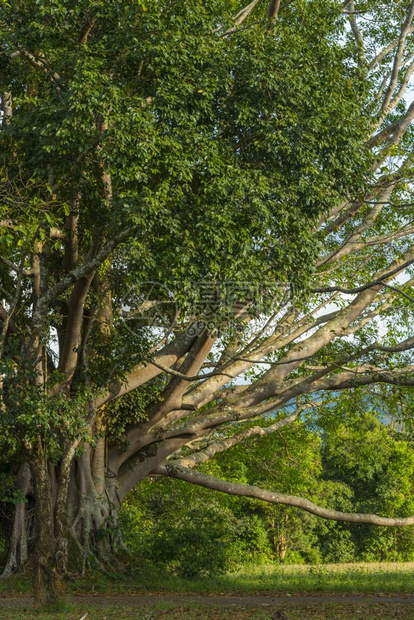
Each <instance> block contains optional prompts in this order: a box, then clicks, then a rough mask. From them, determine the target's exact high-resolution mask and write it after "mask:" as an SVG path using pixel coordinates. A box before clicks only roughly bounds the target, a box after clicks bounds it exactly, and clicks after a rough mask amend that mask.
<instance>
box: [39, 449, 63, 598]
mask: <svg viewBox="0 0 414 620" xmlns="http://www.w3.org/2000/svg"><path fill="white" fill-rule="evenodd" d="M30 465H31V471H32V480H33V486H34V495H35V501H36V510H35V553H34V567H33V595H34V601H35V606H36V607H43V606H57V605H60V604H61V603H62V602H63V601H64V600H65V597H66V584H65V580H66V576H67V562H68V537H67V527H66V523H62V521H61V515H64V514H65V513H66V498H67V489H66V492H65V489H58V488H57V481H56V480H55V479H54V471H52V470H51V469H49V468H48V467H47V466H46V465H45V463H44V459H43V455H42V456H40V457H37V458H34V459H33V460H32V461H31V464H30ZM61 484H62V485H65V484H66V481H65V480H64V481H62V482H61ZM62 502H64V504H65V505H64V506H62V505H61V504H62Z"/></svg>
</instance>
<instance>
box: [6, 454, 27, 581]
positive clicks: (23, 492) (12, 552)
mask: <svg viewBox="0 0 414 620" xmlns="http://www.w3.org/2000/svg"><path fill="white" fill-rule="evenodd" d="M29 485H30V468H29V465H28V463H26V462H25V463H23V464H22V465H21V467H20V471H19V474H18V476H17V478H16V490H17V493H18V499H19V500H20V501H19V502H18V503H17V504H16V508H15V511H14V519H13V529H12V533H11V538H10V545H9V553H8V557H7V562H6V566H5V568H4V570H3V572H2V574H1V576H2V577H8V576H9V575H11V574H12V573H14V572H16V571H18V570H20V569H21V568H23V566H24V564H25V563H26V560H27V556H28V548H27V538H28V536H27V525H28V524H27V499H26V496H27V493H28V490H29Z"/></svg>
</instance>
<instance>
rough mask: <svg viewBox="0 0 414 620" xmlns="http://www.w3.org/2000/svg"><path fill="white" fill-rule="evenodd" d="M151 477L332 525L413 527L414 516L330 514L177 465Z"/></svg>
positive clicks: (158, 470) (306, 503)
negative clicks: (300, 513)
mask: <svg viewBox="0 0 414 620" xmlns="http://www.w3.org/2000/svg"><path fill="white" fill-rule="evenodd" d="M152 473H153V474H156V475H160V476H168V477H170V478H176V479H178V480H185V481H186V482H190V483H192V484H196V485H198V486H202V487H205V488H206V489H214V490H216V491H222V492H223V493H229V494H230V495H239V496H241V497H251V498H252V499H260V500H262V501H264V502H269V503H271V504H284V505H285V506H294V507H296V508H301V509H302V510H306V512H310V513H311V514H313V515H316V516H317V517H322V518H323V519H330V520H332V521H344V522H346V523H369V524H371V525H382V526H384V527H404V526H407V525H414V516H412V517H405V518H389V517H380V516H378V515H375V514H364V513H350V512H340V511H338V510H330V509H329V508H323V507H322V506H317V505H316V504H314V503H313V502H311V501H310V500H308V499H306V498H304V497H297V496H295V495H286V494H285V493H275V492H273V491H265V490H263V489H260V488H259V487H256V486H252V485H248V484H238V483H235V482H226V481H225V480H220V479H219V478H214V477H213V476H208V475H207V474H202V473H201V472H198V471H194V470H193V469H188V468H186V467H181V466H177V465H170V464H166V465H163V466H161V467H157V468H156V469H154V470H153V472H152Z"/></svg>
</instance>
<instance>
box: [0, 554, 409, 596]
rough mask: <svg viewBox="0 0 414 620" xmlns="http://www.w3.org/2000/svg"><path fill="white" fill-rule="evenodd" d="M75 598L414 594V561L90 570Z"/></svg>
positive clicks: (18, 588) (16, 588) (1, 590)
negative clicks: (211, 571)
mask: <svg viewBox="0 0 414 620" xmlns="http://www.w3.org/2000/svg"><path fill="white" fill-rule="evenodd" d="M30 589H31V584H30V578H29V576H17V577H11V578H8V579H4V580H1V579H0V594H16V595H18V594H24V593H29V592H30ZM69 591H70V592H71V593H73V594H76V593H85V592H102V593H122V592H136V593H139V592H179V593H185V592H197V593H204V594H206V593H227V594H230V593H244V594H247V593H254V592H262V593H274V592H288V593H290V592H338V593H339V592H367V593H375V592H377V593H381V592H405V593H414V563H411V562H410V563H387V564H385V563H384V564H325V565H317V566H258V567H250V568H248V569H243V570H240V571H238V572H235V573H230V574H226V575H218V576H216V577H214V578H213V577H205V578H202V579H201V578H199V579H191V580H184V579H180V578H178V577H175V576H173V575H168V574H167V573H166V572H165V571H163V570H160V569H157V570H156V569H154V568H153V567H147V568H144V569H141V570H138V569H135V570H133V571H131V572H130V573H126V574H122V573H114V574H112V575H109V574H108V575H105V574H102V573H97V572H89V573H88V574H87V575H85V576H84V577H75V578H73V579H72V580H71V581H70V582H69Z"/></svg>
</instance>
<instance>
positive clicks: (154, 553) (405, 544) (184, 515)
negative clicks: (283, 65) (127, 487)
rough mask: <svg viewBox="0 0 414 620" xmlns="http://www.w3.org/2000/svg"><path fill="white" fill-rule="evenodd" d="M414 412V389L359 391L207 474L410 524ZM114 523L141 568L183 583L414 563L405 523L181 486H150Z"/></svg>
mask: <svg viewBox="0 0 414 620" xmlns="http://www.w3.org/2000/svg"><path fill="white" fill-rule="evenodd" d="M412 406H413V404H412V395H411V393H407V392H405V393H402V392H401V391H398V390H392V391H390V390H387V391H386V390H382V391H381V390H377V391H376V392H372V391H371V392H370V393H367V392H366V391H364V390H358V391H356V392H355V393H354V394H349V395H346V396H345V395H344V396H342V397H341V398H339V399H338V400H337V401H335V404H334V405H333V404H332V403H330V402H328V401H327V402H326V403H324V405H323V406H322V407H320V408H319V410H318V414H317V416H316V415H313V416H308V417H307V418H306V420H304V421H302V422H296V423H295V424H293V425H292V426H291V427H289V428H287V429H283V431H282V432H279V433H275V434H271V435H270V436H267V437H264V438H260V439H257V440H256V441H255V442H254V443H251V444H248V445H245V446H236V447H234V448H232V449H230V450H229V451H227V452H225V453H222V454H220V455H218V456H217V457H216V458H215V459H214V461H211V462H209V463H208V464H206V465H204V466H203V471H205V472H206V473H209V474H211V475H214V476H217V477H220V478H225V479H226V480H230V481H233V482H239V483H243V484H253V485H257V486H264V487H265V488H268V489H273V488H278V489H281V490H282V491H283V492H284V493H289V494H292V495H302V496H306V497H309V499H311V500H312V501H313V502H315V503H317V504H319V505H322V506H325V505H327V506H331V507H333V508H335V509H336V510H340V511H344V512H372V513H375V514H387V515H389V516H392V517H397V516H400V517H405V516H408V515H411V514H413V513H414V498H413V487H414V445H413V432H414V429H413V428H412V422H411V424H410V421H409V417H408V416H409V413H410V411H411V412H412ZM333 407H334V410H333ZM334 411H335V415H333V413H334ZM396 412H397V413H396ZM121 517H122V526H123V532H124V540H125V542H126V543H127V546H128V548H129V549H130V550H131V551H132V553H133V554H135V555H136V557H137V558H139V559H140V561H142V560H143V559H144V560H146V561H148V562H150V563H156V564H161V565H163V566H166V567H168V568H169V570H170V571H172V572H174V573H177V574H179V575H180V576H183V577H195V576H199V575H203V574H204V575H205V574H214V573H217V572H220V571H225V570H231V569H235V568H237V567H240V566H241V565H249V564H264V563H273V562H276V563H282V562H283V563H289V564H302V563H320V562H323V563H325V562H335V563H336V562H354V561H367V562H375V561H387V562H390V561H413V560H414V531H413V529H412V528H402V529H400V528H395V529H390V528H382V527H378V526H372V525H366V524H352V523H339V522H336V521H325V520H321V519H318V518H317V517H315V516H313V515H311V514H308V513H306V512H303V511H301V510H299V509H297V508H290V507H287V506H275V505H271V504H264V503H263V502H259V501H257V500H251V499H247V498H239V497H234V496H229V495H226V494H217V493H214V492H212V491H210V490H208V489H203V488H199V487H194V486H189V485H186V484H185V483H184V482H182V481H179V480H171V479H170V480H169V479H157V478H151V479H147V480H145V481H144V482H143V483H142V484H141V485H140V486H139V487H138V488H137V489H135V490H134V491H132V492H131V493H130V495H129V496H128V498H127V501H126V503H125V506H124V508H123V511H122V512H121Z"/></svg>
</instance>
